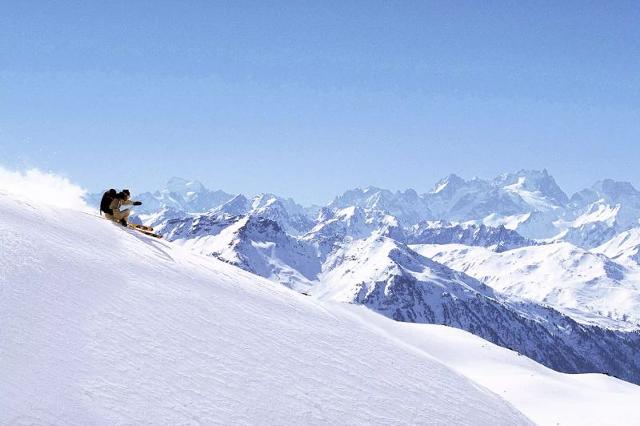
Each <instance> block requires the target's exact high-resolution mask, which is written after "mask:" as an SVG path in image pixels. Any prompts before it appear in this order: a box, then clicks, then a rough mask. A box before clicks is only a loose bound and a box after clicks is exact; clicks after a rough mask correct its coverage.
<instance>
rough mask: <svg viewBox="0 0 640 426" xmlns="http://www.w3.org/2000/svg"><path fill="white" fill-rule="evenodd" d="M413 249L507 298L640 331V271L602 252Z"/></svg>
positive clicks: (559, 246)
mask: <svg viewBox="0 0 640 426" xmlns="http://www.w3.org/2000/svg"><path fill="white" fill-rule="evenodd" d="M411 248H412V249H414V250H415V251H417V252H418V253H420V254H422V255H423V256H426V257H429V258H432V259H433V260H435V261H436V262H440V263H443V264H445V265H447V266H448V267H450V268H452V269H454V270H457V271H460V272H464V273H466V274H468V275H471V276H472V277H474V278H476V279H478V280H480V281H482V282H483V283H485V284H487V285H489V286H491V287H493V288H494V289H496V290H498V291H500V292H502V293H503V294H505V295H511V296H515V297H517V298H522V299H528V300H532V301H535V302H538V303H542V304H546V305H549V306H552V307H554V308H556V309H557V310H559V311H561V312H563V313H564V314H566V315H568V316H570V317H572V318H574V319H575V320H576V321H579V322H582V323H585V324H594V325H599V326H601V327H608V328H613V329H621V330H634V329H635V330H637V329H639V328H640V284H638V283H640V280H639V279H638V278H639V277H640V274H639V271H638V270H634V269H630V268H629V267H625V266H623V265H621V264H618V263H616V262H614V261H612V260H611V259H609V258H607V257H605V256H604V255H602V254H599V253H592V252H589V251H586V250H584V249H581V248H579V247H576V246H574V245H572V244H569V243H563V242H558V243H554V244H548V245H542V246H531V247H523V248H518V249H513V250H507V251H505V252H502V253H496V252H495V251H492V250H489V249H487V248H484V247H470V246H465V245H460V244H443V245H431V244H424V245H420V244H418V245H412V246H411ZM602 250H604V248H603V249H602ZM611 250H613V249H611ZM636 266H637V265H636Z"/></svg>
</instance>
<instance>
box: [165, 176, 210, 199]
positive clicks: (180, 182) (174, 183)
mask: <svg viewBox="0 0 640 426" xmlns="http://www.w3.org/2000/svg"><path fill="white" fill-rule="evenodd" d="M166 189H167V191H169V192H173V193H176V194H180V195H182V196H185V195H187V194H189V193H198V192H202V191H204V190H205V187H204V185H203V184H202V183H200V182H198V181H197V180H187V179H183V178H180V177H172V178H171V179H169V181H168V182H167V185H166Z"/></svg>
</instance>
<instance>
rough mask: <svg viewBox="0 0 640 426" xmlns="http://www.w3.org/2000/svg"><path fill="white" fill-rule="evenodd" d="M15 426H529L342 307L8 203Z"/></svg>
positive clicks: (7, 413)
mask: <svg viewBox="0 0 640 426" xmlns="http://www.w3.org/2000/svg"><path fill="white" fill-rule="evenodd" d="M0 243H1V247H2V250H1V251H0V292H1V295H2V297H0V324H2V327H0V423H1V424H34V423H39V424H42V423H45V424H198V423H199V424H212V423H225V424H231V423H233V424H252V423H253V424H255V423H260V424H319V423H324V424H327V423H333V424H336V423H340V424H364V423H367V424H392V423H397V424H448V425H450V424H474V425H478V424H491V425H495V424H509V425H514V424H527V423H528V420H527V419H526V418H525V417H524V416H523V415H521V414H520V413H519V412H518V411H516V410H515V409H514V408H513V407H512V406H510V405H509V404H507V403H506V402H505V401H504V400H502V399H501V398H499V397H498V396H497V395H495V394H493V393H491V392H489V391H487V390H486V389H485V388H483V387H480V386H478V385H477V384H475V383H474V382H472V381H470V380H469V379H467V378H465V377H464V376H462V375H461V374H458V373H456V372H454V371H453V370H451V369H450V368H448V367H446V366H444V365H443V364H441V363H440V362H438V361H436V360H435V359H433V358H432V357H430V356H427V355H425V353H424V352H422V351H418V350H416V349H415V348H412V347H408V346H407V345H403V344H399V343H398V342H397V341H395V340H394V339H389V338H388V337H386V336H383V335H381V334H380V333H379V332H377V331H375V330H373V329H371V328H370V327H369V326H368V325H367V324H364V323H362V322H358V321H354V320H353V318H352V316H351V315H349V314H346V313H344V312H342V311H341V310H340V309H332V308H331V307H330V306H329V305H320V304H318V303H317V302H316V301H314V300H313V299H311V298H307V297H305V296H302V295H299V294H297V293H295V292H292V291H290V290H288V289H286V288H284V287H282V286H279V285H276V284H273V283H271V282H269V281H267V280H264V279H262V278H260V277H257V276H255V275H252V274H249V273H247V272H244V271H242V270H240V269H238V268H236V267H233V266H231V265H227V264H224V263H222V262H220V261H218V260H215V259H212V258H207V257H204V256H199V255H196V254H193V253H190V252H188V251H186V250H184V249H182V248H180V247H176V246H174V245H173V244H171V243H167V242H165V241H159V240H156V239H151V238H149V237H146V236H143V235H141V234H138V233H136V232H135V231H129V230H125V229H123V228H120V227H118V226H117V225H114V224H111V223H109V222H107V221H104V220H101V219H98V218H96V217H93V216H91V215H88V214H83V213H79V212H75V211H70V210H64V209H60V208H52V207H45V206H43V205H39V204H36V203H28V202H23V201H16V200H14V199H12V198H9V197H7V196H6V195H4V194H0Z"/></svg>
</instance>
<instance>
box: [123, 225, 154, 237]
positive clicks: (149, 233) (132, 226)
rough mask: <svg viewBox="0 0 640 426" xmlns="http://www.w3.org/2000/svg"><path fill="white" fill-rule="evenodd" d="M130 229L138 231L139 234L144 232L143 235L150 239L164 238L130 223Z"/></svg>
mask: <svg viewBox="0 0 640 426" xmlns="http://www.w3.org/2000/svg"><path fill="white" fill-rule="evenodd" d="M128 228H129V229H133V230H135V231H138V232H142V233H143V234H145V235H148V236H150V237H154V238H162V235H160V234H156V233H155V232H153V231H149V230H148V229H145V228H144V227H140V226H139V225H135V224H133V223H130V224H129V226H128ZM146 228H149V227H146Z"/></svg>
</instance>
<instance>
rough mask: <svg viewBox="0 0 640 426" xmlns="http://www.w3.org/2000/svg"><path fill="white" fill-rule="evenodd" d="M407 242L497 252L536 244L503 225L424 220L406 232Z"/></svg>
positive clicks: (405, 239)
mask: <svg viewBox="0 0 640 426" xmlns="http://www.w3.org/2000/svg"><path fill="white" fill-rule="evenodd" d="M404 242H405V243H407V244H464V245H469V246H482V247H488V248H490V249H492V250H495V251H497V252H502V251H505V250H511V249H514V248H520V247H526V246H531V245H535V244H536V243H535V242H534V241H531V240H528V239H526V238H524V237H522V236H521V235H520V234H518V233H517V232H516V231H513V230H511V229H507V228H505V227H504V226H503V225H500V226H497V227H492V226H486V225H483V224H480V225H475V224H457V225H452V224H449V223H446V222H422V223H420V224H418V225H416V226H413V227H412V228H411V229H410V230H409V231H407V232H406V237H405V238H404Z"/></svg>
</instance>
